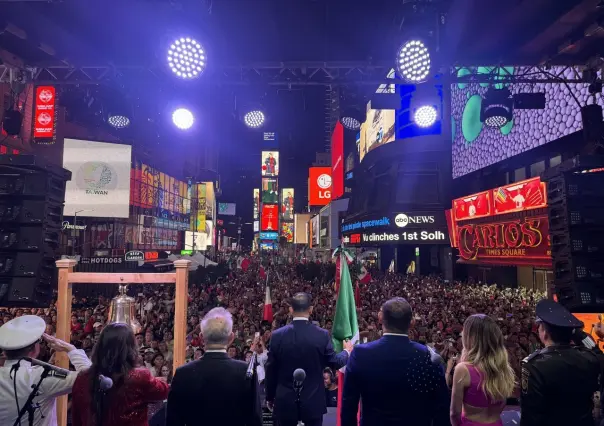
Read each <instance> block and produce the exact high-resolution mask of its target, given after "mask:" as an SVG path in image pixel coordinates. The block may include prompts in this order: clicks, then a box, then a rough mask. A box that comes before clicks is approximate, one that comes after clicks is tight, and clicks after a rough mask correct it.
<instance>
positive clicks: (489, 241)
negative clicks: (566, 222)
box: [457, 216, 551, 266]
mask: <svg viewBox="0 0 604 426" xmlns="http://www.w3.org/2000/svg"><path fill="white" fill-rule="evenodd" d="M457 244H458V246H459V247H458V248H459V255H460V257H461V259H463V260H464V261H471V262H473V261H480V262H482V263H493V264H526V265H534V266H551V249H550V243H549V223H548V219H547V217H545V216H541V217H525V218H523V219H513V220H509V221H502V222H492V223H484V224H475V223H472V224H467V225H461V226H458V228H457Z"/></svg>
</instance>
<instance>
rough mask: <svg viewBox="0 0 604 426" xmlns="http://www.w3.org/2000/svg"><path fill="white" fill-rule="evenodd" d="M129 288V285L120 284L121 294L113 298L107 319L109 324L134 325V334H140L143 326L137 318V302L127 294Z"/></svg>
mask: <svg viewBox="0 0 604 426" xmlns="http://www.w3.org/2000/svg"><path fill="white" fill-rule="evenodd" d="M127 290H128V286H127V285H122V284H120V288H119V292H120V294H118V295H117V296H115V297H114V298H113V300H111V306H109V319H108V320H107V324H112V323H120V324H128V325H129V326H130V327H132V330H133V331H134V334H138V333H140V331H141V330H142V327H141V324H140V323H139V322H138V320H137V319H136V304H135V303H134V298H133V297H130V296H128V295H127V294H126V291H127Z"/></svg>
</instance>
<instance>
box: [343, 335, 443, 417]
mask: <svg viewBox="0 0 604 426" xmlns="http://www.w3.org/2000/svg"><path fill="white" fill-rule="evenodd" d="M361 399H362V400H363V403H362V408H361V426H403V425H410V426H411V425H413V426H445V425H446V426H450V421H449V402H450V398H449V390H448V388H447V384H446V382H445V373H444V370H443V367H442V363H441V362H440V360H439V359H438V358H437V357H434V356H432V354H431V352H430V351H429V350H428V348H426V347H425V346H424V345H421V344H419V343H416V342H412V341H410V340H409V338H408V337H406V336H393V335H386V336H383V337H382V338H381V339H379V340H376V341H375V342H371V343H366V344H364V345H358V346H355V348H354V350H353V351H352V354H351V355H350V360H348V364H347V366H346V374H345V375H344V389H343V395H342V408H341V415H340V419H341V425H342V426H356V425H357V413H358V407H359V401H360V400H361Z"/></svg>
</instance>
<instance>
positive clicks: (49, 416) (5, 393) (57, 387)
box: [0, 349, 91, 426]
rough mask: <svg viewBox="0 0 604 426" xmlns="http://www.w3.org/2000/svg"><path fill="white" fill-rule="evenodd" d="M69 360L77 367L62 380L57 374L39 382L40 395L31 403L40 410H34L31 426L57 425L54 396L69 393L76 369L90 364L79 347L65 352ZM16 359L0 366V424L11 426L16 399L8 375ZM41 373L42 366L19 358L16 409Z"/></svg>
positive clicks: (25, 399) (11, 381)
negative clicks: (40, 383)
mask: <svg viewBox="0 0 604 426" xmlns="http://www.w3.org/2000/svg"><path fill="white" fill-rule="evenodd" d="M67 356H68V357H69V360H70V361H71V363H72V364H73V366H74V367H75V368H76V371H72V372H70V373H69V375H68V376H67V377H66V378H65V379H60V378H57V377H47V378H45V379H44V380H43V381H42V385H41V386H40V390H39V392H38V393H39V395H38V396H37V397H36V398H34V405H39V407H40V408H39V409H37V410H35V411H34V423H33V424H34V426H56V425H57V410H56V398H57V397H58V396H61V395H66V394H68V393H70V392H71V388H72V387H73V383H74V382H75V380H76V378H77V377H78V372H80V371H82V370H85V369H87V368H88V367H90V365H91V362H90V360H89V359H88V357H87V356H86V353H85V352H84V351H83V350H81V349H75V350H73V351H71V352H69V353H68V354H67ZM16 363H17V361H14V360H7V361H6V362H5V364H4V366H3V367H0V419H2V420H1V421H0V422H1V423H2V424H3V425H9V426H12V424H13V423H14V422H15V420H17V417H18V415H17V413H18V411H17V402H16V400H15V392H14V390H13V379H12V378H11V377H10V370H11V367H12V366H13V365H15V364H16ZM43 372H44V369H43V368H42V367H38V366H32V365H31V364H30V363H29V362H27V361H24V360H22V361H21V363H20V367H19V369H18V370H17V373H16V384H17V395H18V400H19V408H23V406H24V405H25V401H27V398H28V397H29V394H30V393H31V391H32V386H33V385H35V384H37V383H38V381H39V380H40V376H41V375H42V373H43ZM28 418H29V417H28V414H27V413H26V414H25V415H24V416H23V417H22V418H21V424H22V425H24V426H25V425H27V424H28Z"/></svg>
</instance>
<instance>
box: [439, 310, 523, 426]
mask: <svg viewBox="0 0 604 426" xmlns="http://www.w3.org/2000/svg"><path fill="white" fill-rule="evenodd" d="M462 341H463V350H462V352H461V357H460V360H459V363H458V364H457V366H456V367H455V372H454V373H453V381H452V385H453V386H452V391H453V394H452V397H451V425H452V426H503V423H502V421H501V412H502V411H503V409H504V407H505V404H506V401H507V399H508V398H509V397H510V396H512V393H513V392H514V386H515V384H516V380H515V376H514V371H513V370H512V367H511V366H510V363H509V361H508V353H507V350H506V348H505V342H504V339H503V334H502V333H501V329H500V328H499V326H498V325H497V323H496V322H495V320H493V319H492V318H490V317H488V316H486V315H482V314H477V315H472V316H470V317H469V318H468V319H467V320H466V322H465V323H464V326H463V333H462Z"/></svg>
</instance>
